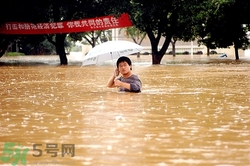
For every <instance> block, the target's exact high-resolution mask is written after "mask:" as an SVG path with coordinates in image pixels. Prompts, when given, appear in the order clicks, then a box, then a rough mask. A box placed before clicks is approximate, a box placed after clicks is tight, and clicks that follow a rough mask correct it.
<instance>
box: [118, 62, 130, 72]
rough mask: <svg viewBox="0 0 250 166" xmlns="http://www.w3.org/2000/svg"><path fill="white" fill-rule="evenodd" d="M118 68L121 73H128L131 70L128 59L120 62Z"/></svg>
mask: <svg viewBox="0 0 250 166" xmlns="http://www.w3.org/2000/svg"><path fill="white" fill-rule="evenodd" d="M118 69H119V71H120V73H121V74H127V73H128V72H130V66H129V65H128V63H127V62H126V61H123V62H120V63H119V65H118Z"/></svg>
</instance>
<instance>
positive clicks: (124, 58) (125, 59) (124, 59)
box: [116, 56, 132, 70]
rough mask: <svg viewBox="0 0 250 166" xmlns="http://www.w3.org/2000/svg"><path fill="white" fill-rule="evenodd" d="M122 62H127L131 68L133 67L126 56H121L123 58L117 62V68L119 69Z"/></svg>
mask: <svg viewBox="0 0 250 166" xmlns="http://www.w3.org/2000/svg"><path fill="white" fill-rule="evenodd" d="M121 62H127V63H128V65H129V66H131V65H132V62H131V60H130V59H129V58H128V57H126V56H121V57H120V58H119V59H118V60H117V62H116V66H117V68H118V66H119V63H121ZM130 70H132V68H130Z"/></svg>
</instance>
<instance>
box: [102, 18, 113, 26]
mask: <svg viewBox="0 0 250 166" xmlns="http://www.w3.org/2000/svg"><path fill="white" fill-rule="evenodd" d="M103 22H104V26H105V27H109V26H111V25H112V24H111V22H110V20H109V18H104V19H103Z"/></svg>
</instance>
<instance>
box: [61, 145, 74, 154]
mask: <svg viewBox="0 0 250 166" xmlns="http://www.w3.org/2000/svg"><path fill="white" fill-rule="evenodd" d="M65 154H71V157H74V156H75V144H62V157H64V155H65Z"/></svg>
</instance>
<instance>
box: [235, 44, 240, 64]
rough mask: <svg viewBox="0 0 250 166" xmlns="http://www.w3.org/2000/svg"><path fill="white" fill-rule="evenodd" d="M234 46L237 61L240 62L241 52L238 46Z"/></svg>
mask: <svg viewBox="0 0 250 166" xmlns="http://www.w3.org/2000/svg"><path fill="white" fill-rule="evenodd" d="M236 45H237V44H236ZM236 45H235V46H234V53H235V59H236V60H239V52H238V46H236Z"/></svg>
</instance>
